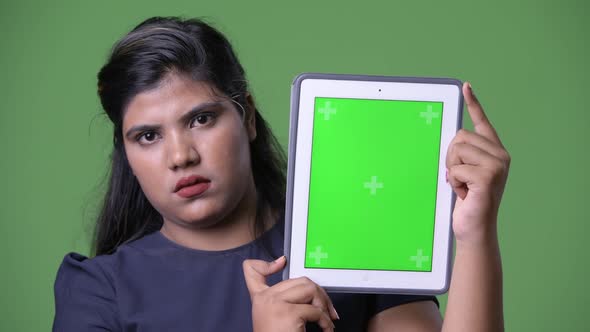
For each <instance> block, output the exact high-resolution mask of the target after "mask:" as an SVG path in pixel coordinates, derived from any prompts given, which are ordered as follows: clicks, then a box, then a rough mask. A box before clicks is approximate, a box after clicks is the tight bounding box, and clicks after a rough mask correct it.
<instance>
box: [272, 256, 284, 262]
mask: <svg viewBox="0 0 590 332" xmlns="http://www.w3.org/2000/svg"><path fill="white" fill-rule="evenodd" d="M283 258H285V255H283V256H281V257H279V258H277V259H275V260H274V262H273V263H280V262H281V261H282V260H283Z"/></svg>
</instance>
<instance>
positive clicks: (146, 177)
mask: <svg viewBox="0 0 590 332" xmlns="http://www.w3.org/2000/svg"><path fill="white" fill-rule="evenodd" d="M127 160H128V161H129V165H130V166H131V170H132V171H133V174H134V175H135V178H136V179H137V182H139V185H140V186H141V189H142V190H143V192H144V194H145V195H146V197H147V198H148V199H149V200H150V201H152V197H154V196H156V194H157V192H158V191H157V190H154V189H155V188H162V184H161V183H159V182H158V181H161V179H162V177H161V176H154V174H158V167H159V166H158V165H159V164H160V163H161V156H159V153H158V151H157V150H156V149H154V151H139V150H137V149H134V148H131V149H130V150H128V152H127Z"/></svg>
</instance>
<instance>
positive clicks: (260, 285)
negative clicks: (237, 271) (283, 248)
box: [242, 256, 285, 296]
mask: <svg viewBox="0 0 590 332" xmlns="http://www.w3.org/2000/svg"><path fill="white" fill-rule="evenodd" d="M284 265H285V256H281V257H279V258H278V259H277V260H275V261H272V262H266V261H263V260H258V259H246V260H245V261H244V263H243V264H242V267H243V268H244V279H245V280H246V287H248V291H249V292H250V296H252V295H254V294H256V293H258V292H261V291H263V290H265V289H267V288H269V286H268V285H267V284H266V277H267V276H269V275H271V274H273V273H276V272H278V271H280V270H281V269H282V268H283V267H284Z"/></svg>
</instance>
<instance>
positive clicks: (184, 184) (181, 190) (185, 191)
mask: <svg viewBox="0 0 590 332" xmlns="http://www.w3.org/2000/svg"><path fill="white" fill-rule="evenodd" d="M210 185H211V180H209V179H207V178H205V177H202V176H199V175H191V176H188V177H185V178H182V179H180V180H179V181H178V182H177V183H176V187H174V192H175V193H176V194H178V195H179V196H181V197H185V198H188V197H193V196H197V195H200V194H202V193H203V192H205V191H206V190H207V189H208V188H209V186H210Z"/></svg>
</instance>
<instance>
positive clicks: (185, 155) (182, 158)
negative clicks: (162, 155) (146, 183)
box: [167, 133, 200, 170]
mask: <svg viewBox="0 0 590 332" xmlns="http://www.w3.org/2000/svg"><path fill="white" fill-rule="evenodd" d="M167 143H168V144H167V154H168V168H170V169H171V170H176V169H178V168H184V167H187V166H191V165H195V164H197V163H198V162H199V161H200V156H199V153H198V152H197V150H196V147H195V145H194V142H193V140H192V137H191V136H190V135H183V134H182V133H177V134H171V135H169V136H168V142H167Z"/></svg>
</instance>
